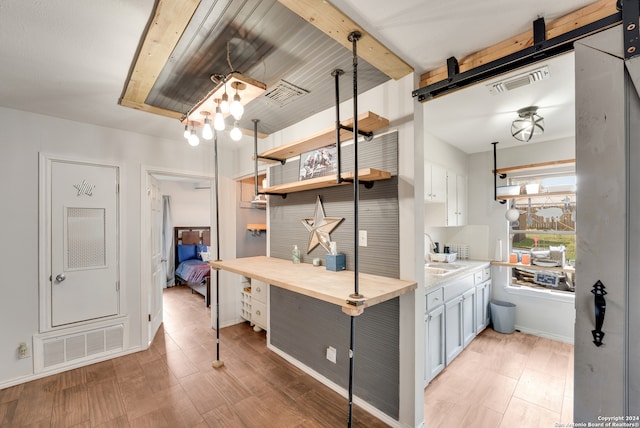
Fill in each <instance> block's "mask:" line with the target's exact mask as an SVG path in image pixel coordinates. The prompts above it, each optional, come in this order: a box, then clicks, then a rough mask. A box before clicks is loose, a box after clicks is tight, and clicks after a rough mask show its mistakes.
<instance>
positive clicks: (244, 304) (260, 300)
mask: <svg viewBox="0 0 640 428" xmlns="http://www.w3.org/2000/svg"><path fill="white" fill-rule="evenodd" d="M249 284H250V286H249V287H244V288H243V290H242V291H241V293H242V296H241V308H240V311H241V312H240V315H241V316H242V318H244V319H246V320H247V321H249V323H251V325H252V326H253V329H254V330H255V331H262V330H263V329H264V330H266V329H267V293H268V290H269V284H267V283H266V282H262V281H258V280H257V279H253V278H251V279H250V280H249Z"/></svg>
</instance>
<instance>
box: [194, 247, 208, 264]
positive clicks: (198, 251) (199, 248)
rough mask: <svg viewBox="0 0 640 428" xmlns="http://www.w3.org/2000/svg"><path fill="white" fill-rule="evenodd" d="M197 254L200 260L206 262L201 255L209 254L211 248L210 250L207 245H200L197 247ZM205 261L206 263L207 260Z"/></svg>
mask: <svg viewBox="0 0 640 428" xmlns="http://www.w3.org/2000/svg"><path fill="white" fill-rule="evenodd" d="M196 252H197V253H198V258H199V259H200V260H204V259H203V258H202V256H201V254H202V253H207V252H209V248H208V247H207V246H206V245H203V244H198V245H197V246H196ZM205 261H206V260H205Z"/></svg>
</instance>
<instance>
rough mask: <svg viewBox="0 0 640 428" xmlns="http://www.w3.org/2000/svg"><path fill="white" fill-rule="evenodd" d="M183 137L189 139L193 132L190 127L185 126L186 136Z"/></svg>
mask: <svg viewBox="0 0 640 428" xmlns="http://www.w3.org/2000/svg"><path fill="white" fill-rule="evenodd" d="M182 135H183V136H184V138H186V139H187V140H188V139H189V136H190V135H191V132H189V125H184V134H182Z"/></svg>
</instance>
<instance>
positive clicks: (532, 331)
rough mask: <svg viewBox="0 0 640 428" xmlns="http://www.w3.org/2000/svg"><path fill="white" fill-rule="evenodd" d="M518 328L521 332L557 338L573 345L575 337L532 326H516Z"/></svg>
mask: <svg viewBox="0 0 640 428" xmlns="http://www.w3.org/2000/svg"><path fill="white" fill-rule="evenodd" d="M514 327H515V328H516V330H518V331H519V332H521V333H527V334H532V335H534V336H539V337H544V338H545V339H551V340H557V341H558V342H564V343H569V344H571V345H573V337H567V336H561V335H559V334H553V333H549V332H548V331H541V330H535V329H532V328H527V327H522V326H520V325H517V324H516V325H515V326H514Z"/></svg>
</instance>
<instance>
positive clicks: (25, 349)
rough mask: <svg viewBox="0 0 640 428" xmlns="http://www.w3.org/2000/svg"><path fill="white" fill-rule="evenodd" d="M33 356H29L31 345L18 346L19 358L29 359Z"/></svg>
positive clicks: (21, 344) (23, 343)
mask: <svg viewBox="0 0 640 428" xmlns="http://www.w3.org/2000/svg"><path fill="white" fill-rule="evenodd" d="M30 356H31V355H30V354H29V345H27V344H26V343H25V342H22V343H20V345H19V346H18V358H20V359H22V358H29V357H30Z"/></svg>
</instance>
